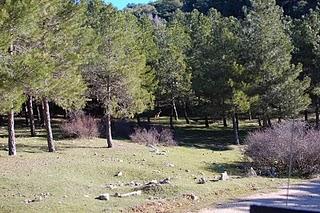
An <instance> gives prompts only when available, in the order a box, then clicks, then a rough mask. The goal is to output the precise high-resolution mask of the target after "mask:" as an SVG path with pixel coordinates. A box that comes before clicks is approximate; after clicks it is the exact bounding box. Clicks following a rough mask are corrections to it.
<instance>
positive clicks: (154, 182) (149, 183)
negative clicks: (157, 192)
mask: <svg viewBox="0 0 320 213" xmlns="http://www.w3.org/2000/svg"><path fill="white" fill-rule="evenodd" d="M151 184H158V181H157V180H152V181H150V182H148V183H146V185H151Z"/></svg>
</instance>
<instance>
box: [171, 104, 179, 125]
mask: <svg viewBox="0 0 320 213" xmlns="http://www.w3.org/2000/svg"><path fill="white" fill-rule="evenodd" d="M172 107H173V112H174V119H175V120H176V121H178V120H179V115H178V110H177V106H176V101H175V100H174V99H172Z"/></svg>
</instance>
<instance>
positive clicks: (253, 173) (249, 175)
mask: <svg viewBox="0 0 320 213" xmlns="http://www.w3.org/2000/svg"><path fill="white" fill-rule="evenodd" d="M247 176H248V177H257V172H256V171H255V170H254V169H253V168H252V167H251V168H250V169H249V171H248V173H247Z"/></svg>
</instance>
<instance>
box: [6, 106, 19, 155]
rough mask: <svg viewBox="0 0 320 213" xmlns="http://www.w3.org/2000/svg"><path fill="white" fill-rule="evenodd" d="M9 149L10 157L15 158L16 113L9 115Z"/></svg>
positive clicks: (11, 112) (12, 112)
mask: <svg viewBox="0 0 320 213" xmlns="http://www.w3.org/2000/svg"><path fill="white" fill-rule="evenodd" d="M8 147H9V155H10V156H14V155H16V154H17V149H16V135H15V132H14V111H13V110H11V111H10V112H9V113H8Z"/></svg>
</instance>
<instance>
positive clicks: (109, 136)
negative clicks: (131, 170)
mask: <svg viewBox="0 0 320 213" xmlns="http://www.w3.org/2000/svg"><path fill="white" fill-rule="evenodd" d="M107 81H108V83H107V92H108V105H107V109H106V133H107V135H106V136H107V147H108V148H112V146H113V141H112V129H111V112H110V110H111V109H110V102H111V83H110V76H108V79H107Z"/></svg>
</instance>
